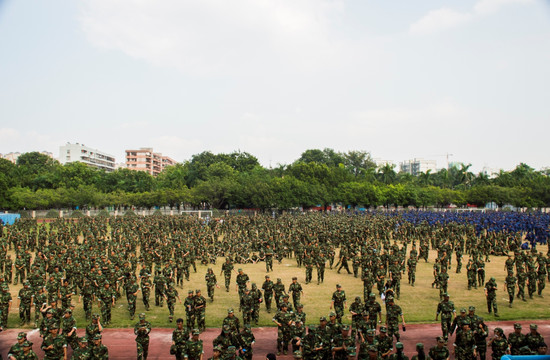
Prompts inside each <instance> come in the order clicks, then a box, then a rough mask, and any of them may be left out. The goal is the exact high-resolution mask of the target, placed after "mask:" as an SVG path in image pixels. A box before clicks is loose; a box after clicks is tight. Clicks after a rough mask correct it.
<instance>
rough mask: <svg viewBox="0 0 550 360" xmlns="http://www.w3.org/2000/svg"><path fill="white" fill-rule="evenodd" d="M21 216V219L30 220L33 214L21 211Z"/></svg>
mask: <svg viewBox="0 0 550 360" xmlns="http://www.w3.org/2000/svg"><path fill="white" fill-rule="evenodd" d="M19 214H20V215H21V219H30V218H31V217H32V216H31V212H30V211H28V210H21V211H20V212H19Z"/></svg>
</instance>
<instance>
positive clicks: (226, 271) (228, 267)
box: [220, 257, 234, 292]
mask: <svg viewBox="0 0 550 360" xmlns="http://www.w3.org/2000/svg"><path fill="white" fill-rule="evenodd" d="M233 268H234V267H233V264H232V263H231V259H229V257H226V258H225V262H224V263H223V264H222V271H221V272H220V275H222V274H223V276H224V278H225V291H226V292H229V285H230V284H231V272H232V271H233Z"/></svg>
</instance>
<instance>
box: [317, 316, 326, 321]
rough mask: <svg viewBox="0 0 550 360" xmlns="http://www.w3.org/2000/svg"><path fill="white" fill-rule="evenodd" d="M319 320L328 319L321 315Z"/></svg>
mask: <svg viewBox="0 0 550 360" xmlns="http://www.w3.org/2000/svg"><path fill="white" fill-rule="evenodd" d="M319 321H327V318H326V317H324V316H321V317H320V318H319Z"/></svg>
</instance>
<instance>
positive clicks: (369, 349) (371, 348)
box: [368, 345, 378, 352]
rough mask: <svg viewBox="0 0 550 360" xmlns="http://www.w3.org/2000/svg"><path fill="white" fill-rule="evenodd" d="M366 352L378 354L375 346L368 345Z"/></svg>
mask: <svg viewBox="0 0 550 360" xmlns="http://www.w3.org/2000/svg"><path fill="white" fill-rule="evenodd" d="M368 351H369V352H378V349H377V348H376V346H375V345H369V347H368Z"/></svg>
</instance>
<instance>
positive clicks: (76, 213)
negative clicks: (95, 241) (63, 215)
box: [70, 210, 86, 219]
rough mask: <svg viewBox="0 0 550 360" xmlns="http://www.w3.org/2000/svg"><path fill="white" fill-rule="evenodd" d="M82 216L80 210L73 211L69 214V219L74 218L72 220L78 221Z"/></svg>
mask: <svg viewBox="0 0 550 360" xmlns="http://www.w3.org/2000/svg"><path fill="white" fill-rule="evenodd" d="M84 216H86V215H84V213H83V212H82V211H80V210H75V211H73V212H72V213H71V216H70V217H71V218H74V219H80V218H83V217H84Z"/></svg>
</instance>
